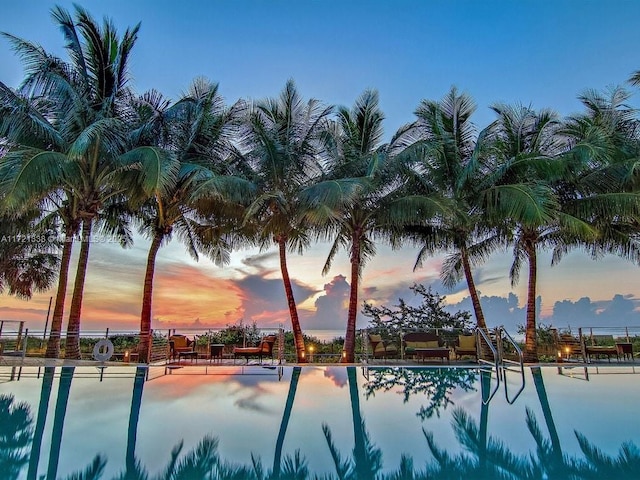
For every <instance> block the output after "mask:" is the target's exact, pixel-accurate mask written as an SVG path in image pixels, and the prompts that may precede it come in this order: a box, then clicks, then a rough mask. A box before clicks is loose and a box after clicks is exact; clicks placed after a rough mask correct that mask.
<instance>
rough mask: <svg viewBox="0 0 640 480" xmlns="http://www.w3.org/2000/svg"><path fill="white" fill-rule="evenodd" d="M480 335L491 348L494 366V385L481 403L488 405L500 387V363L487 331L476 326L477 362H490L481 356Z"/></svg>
mask: <svg viewBox="0 0 640 480" xmlns="http://www.w3.org/2000/svg"><path fill="white" fill-rule="evenodd" d="M480 337H482V338H483V339H484V341H485V342H486V344H487V345H488V346H489V348H490V349H491V353H493V359H494V366H495V368H496V386H495V388H494V389H493V390H492V392H491V395H489V397H488V398H487V399H486V400H484V399H483V400H482V403H483V404H484V405H488V404H489V402H490V401H491V399H492V398H493V397H494V396H495V394H496V393H497V392H498V389H499V388H500V364H499V356H498V352H497V351H496V349H495V347H494V346H493V342H492V341H491V339H490V338H489V336H488V335H487V332H485V331H484V330H483V329H482V328H476V353H477V355H478V363H480V362H484V363H487V364H489V365H491V362H489V361H487V360H484V359H483V358H482V351H481V348H480V341H479V340H480Z"/></svg>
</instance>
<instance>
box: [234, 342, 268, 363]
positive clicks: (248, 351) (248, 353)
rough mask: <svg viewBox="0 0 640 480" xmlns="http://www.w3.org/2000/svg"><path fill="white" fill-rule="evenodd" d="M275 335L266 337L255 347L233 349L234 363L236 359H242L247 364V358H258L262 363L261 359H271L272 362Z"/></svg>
mask: <svg viewBox="0 0 640 480" xmlns="http://www.w3.org/2000/svg"><path fill="white" fill-rule="evenodd" d="M276 338H277V337H276V336H275V335H267V336H266V337H264V338H263V339H262V340H260V344H258V346H256V347H233V358H234V361H235V359H236V358H237V357H244V358H246V359H247V363H249V357H258V359H259V361H260V362H261V363H262V357H271V361H272V362H273V344H274V343H276Z"/></svg>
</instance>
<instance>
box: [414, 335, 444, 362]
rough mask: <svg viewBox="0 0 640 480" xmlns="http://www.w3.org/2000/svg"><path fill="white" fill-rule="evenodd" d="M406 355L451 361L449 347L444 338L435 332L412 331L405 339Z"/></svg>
mask: <svg viewBox="0 0 640 480" xmlns="http://www.w3.org/2000/svg"><path fill="white" fill-rule="evenodd" d="M402 343H403V344H404V354H405V356H413V357H416V358H422V359H425V358H439V359H441V360H442V361H443V362H444V361H445V360H447V362H448V361H449V354H450V352H449V348H448V347H445V346H444V342H443V341H442V339H441V338H440V337H439V336H438V335H436V334H435V333H430V332H411V333H407V334H406V335H405V336H404V337H403V339H402Z"/></svg>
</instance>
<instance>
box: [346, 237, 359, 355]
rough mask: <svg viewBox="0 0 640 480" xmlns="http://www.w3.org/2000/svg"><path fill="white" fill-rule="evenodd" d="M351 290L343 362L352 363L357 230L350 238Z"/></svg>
mask: <svg viewBox="0 0 640 480" xmlns="http://www.w3.org/2000/svg"><path fill="white" fill-rule="evenodd" d="M351 249H352V250H351V290H350V292H349V313H348V315H347V331H346V332H345V336H344V355H343V357H342V362H343V363H353V362H355V357H356V318H357V315H358V286H359V280H360V235H359V233H358V232H357V231H355V232H354V233H353V237H352V238H351Z"/></svg>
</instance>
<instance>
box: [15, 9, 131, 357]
mask: <svg viewBox="0 0 640 480" xmlns="http://www.w3.org/2000/svg"><path fill="white" fill-rule="evenodd" d="M75 11H76V20H75V21H74V20H73V18H72V17H71V15H70V14H69V12H67V11H66V10H65V9H63V8H61V7H56V8H54V9H53V11H52V16H53V18H54V20H55V21H56V22H57V23H58V25H59V26H60V27H61V30H62V32H63V35H64V38H65V40H66V41H67V44H66V48H67V51H68V53H69V57H70V62H68V63H66V62H64V61H62V60H60V59H57V58H55V57H53V56H51V55H49V54H47V53H46V52H45V51H44V50H43V49H42V48H41V47H39V46H36V45H34V44H31V43H29V42H27V41H24V40H21V39H19V38H16V37H12V36H8V37H9V39H10V41H11V42H12V44H13V47H14V49H15V50H16V51H17V52H18V54H19V55H20V56H22V58H23V60H24V61H25V64H26V65H27V72H26V73H27V75H26V78H25V80H24V81H23V84H22V87H21V89H22V90H23V91H29V90H31V91H33V92H37V93H38V94H39V95H40V96H42V98H43V99H44V101H47V102H52V103H53V105H54V107H55V109H56V110H58V111H59V112H58V115H59V118H60V120H61V121H63V122H64V123H63V124H62V125H61V129H62V130H63V131H65V132H66V133H69V136H68V142H64V139H60V140H62V142H61V143H63V144H64V147H65V148H64V149H63V150H62V151H63V153H62V154H55V155H54V154H52V153H51V152H46V151H45V152H42V151H37V150H33V149H31V150H24V151H22V159H23V162H24V163H26V164H28V163H29V162H30V161H31V162H33V161H38V160H41V159H38V156H39V155H41V154H43V153H46V155H45V156H44V161H38V163H39V164H40V165H39V167H40V170H39V177H41V178H42V177H45V181H40V182H38V185H37V186H38V187H42V186H45V187H46V184H47V183H48V184H49V186H48V190H50V191H51V190H54V189H57V188H61V187H64V188H65V191H66V192H68V193H70V194H71V195H72V198H73V203H75V202H77V216H76V217H75V218H74V220H76V219H77V220H79V222H80V224H81V227H82V238H81V248H80V255H79V259H78V267H77V271H76V277H75V283H74V291H73V296H72V301H71V310H70V312H69V321H68V325H67V348H66V356H67V357H68V358H79V356H80V351H79V329H80V316H81V309H82V297H83V289H84V280H85V275H86V270H87V262H88V257H89V246H90V242H91V234H92V230H93V227H94V224H95V221H96V219H98V218H99V217H100V215H101V214H102V213H103V211H104V208H105V206H106V205H107V204H108V203H109V202H111V201H113V199H114V198H115V197H117V196H119V195H121V193H122V189H121V188H119V187H118V186H117V185H115V184H114V178H115V174H116V172H117V171H118V170H119V168H120V167H121V166H120V165H119V164H118V161H117V159H118V157H119V155H120V154H121V153H123V152H124V149H125V146H126V141H125V140H126V136H125V133H126V127H127V125H126V122H125V121H124V120H123V114H124V109H125V106H126V101H127V100H128V98H129V96H130V93H129V89H128V86H127V83H128V80H129V71H128V60H129V57H130V54H131V51H132V49H133V46H134V44H135V41H136V38H137V33H138V29H139V25H137V26H135V27H134V28H132V29H127V31H126V32H125V33H124V34H123V35H122V37H119V36H118V34H117V31H116V29H115V26H114V25H113V23H112V22H110V21H109V20H106V19H105V21H104V23H103V25H102V27H101V26H100V25H99V24H98V23H97V22H96V21H95V20H94V19H93V18H92V17H91V15H90V14H89V13H88V12H87V11H86V10H85V9H83V8H82V7H80V6H76V7H75ZM25 183H26V184H27V185H25ZM43 184H44V185H43ZM15 187H16V189H18V188H19V189H22V191H23V194H27V193H28V192H29V190H32V189H33V187H32V186H31V187H30V186H29V185H28V182H21V183H20V184H16V185H15ZM37 193H39V194H42V191H40V192H37ZM68 200H69V199H68Z"/></svg>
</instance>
